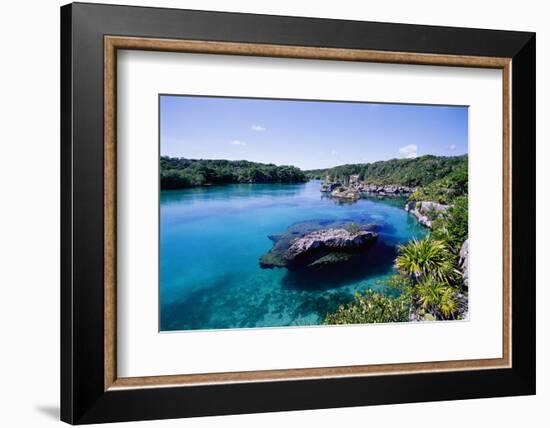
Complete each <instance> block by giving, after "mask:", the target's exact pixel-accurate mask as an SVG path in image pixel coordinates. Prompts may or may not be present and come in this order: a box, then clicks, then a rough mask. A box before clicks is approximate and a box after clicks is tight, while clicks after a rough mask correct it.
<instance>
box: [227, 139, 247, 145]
mask: <svg viewBox="0 0 550 428" xmlns="http://www.w3.org/2000/svg"><path fill="white" fill-rule="evenodd" d="M231 144H233V145H235V146H246V142H244V141H241V140H233V141H232V142H231Z"/></svg>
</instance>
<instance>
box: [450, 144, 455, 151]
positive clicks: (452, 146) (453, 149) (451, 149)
mask: <svg viewBox="0 0 550 428" xmlns="http://www.w3.org/2000/svg"><path fill="white" fill-rule="evenodd" d="M449 150H450V151H451V152H454V151H455V150H456V144H451V145H450V146H449Z"/></svg>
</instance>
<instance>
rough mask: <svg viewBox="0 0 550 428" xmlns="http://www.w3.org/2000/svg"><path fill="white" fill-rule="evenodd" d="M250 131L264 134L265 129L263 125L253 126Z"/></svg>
mask: <svg viewBox="0 0 550 428" xmlns="http://www.w3.org/2000/svg"><path fill="white" fill-rule="evenodd" d="M250 129H252V130H253V131H256V132H264V131H265V128H264V127H263V126H262V125H252V126H251V127H250Z"/></svg>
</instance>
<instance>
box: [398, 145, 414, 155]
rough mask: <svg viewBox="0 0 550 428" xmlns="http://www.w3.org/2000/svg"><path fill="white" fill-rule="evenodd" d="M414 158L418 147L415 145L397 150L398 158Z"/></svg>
mask: <svg viewBox="0 0 550 428" xmlns="http://www.w3.org/2000/svg"><path fill="white" fill-rule="evenodd" d="M416 156H418V147H417V146H416V144H408V145H406V146H403V147H400V148H399V157H402V158H415V157H416Z"/></svg>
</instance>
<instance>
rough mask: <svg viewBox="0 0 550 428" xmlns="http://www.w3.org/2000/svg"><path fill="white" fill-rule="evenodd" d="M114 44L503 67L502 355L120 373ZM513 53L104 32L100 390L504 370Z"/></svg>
mask: <svg viewBox="0 0 550 428" xmlns="http://www.w3.org/2000/svg"><path fill="white" fill-rule="evenodd" d="M118 49H132V50H148V51H169V52H182V53H202V54H218V55H244V56H263V57H279V58H300V59H324V60H335V61H359V62H381V63H394V64H418V65H441V66H456V67H476V68H494V69H501V70H502V81H503V88H502V90H503V123H502V124H503V135H502V139H503V140H502V143H503V159H502V161H503V324H502V335H503V342H502V343H503V349H502V355H503V356H502V358H493V359H475V360H459V361H435V362H422V363H402V364H379V365H358V366H344V367H323V368H305V369H283V370H262V371H245V372H228V373H205V374H188V375H170V376H147V377H128V378H119V377H117V368H116V331H117V329H116V328H117V325H116V224H117V219H116V177H117V171H116V79H117V78H116V61H117V58H116V52H117V50H118ZM511 65H512V60H511V58H498V57H478V56H460V55H439V54H419V53H406V52H383V51H369V50H360V49H335V48H318V47H301V46H282V45H265V44H249V43H228V42H211V41H194V40H169V39H154V38H137V37H119V36H105V37H104V323H105V324H104V329H105V335H104V389H105V391H107V390H111V389H123V388H144V387H166V386H193V385H204V384H220V383H237V382H260V381H273V380H278V381H280V380H297V379H311V378H337V377H357V376H370V375H392V374H405V373H423V372H442V371H460V370H482V369H496V368H509V367H511V361H512V354H511V352H512V350H511V340H512V330H511V328H512V315H511V314H512V312H511V294H512V293H511V276H512V266H511V239H512V234H511V210H512V206H511V192H512V188H511V185H512V165H511V123H512V122H511V114H512V110H511V81H512V80H511V78H512V71H511V70H512V67H511Z"/></svg>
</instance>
